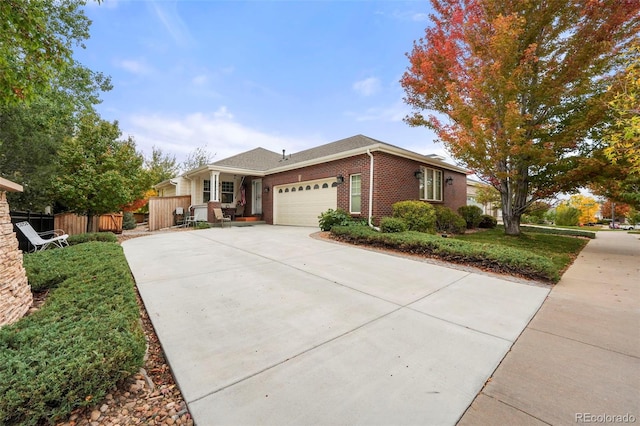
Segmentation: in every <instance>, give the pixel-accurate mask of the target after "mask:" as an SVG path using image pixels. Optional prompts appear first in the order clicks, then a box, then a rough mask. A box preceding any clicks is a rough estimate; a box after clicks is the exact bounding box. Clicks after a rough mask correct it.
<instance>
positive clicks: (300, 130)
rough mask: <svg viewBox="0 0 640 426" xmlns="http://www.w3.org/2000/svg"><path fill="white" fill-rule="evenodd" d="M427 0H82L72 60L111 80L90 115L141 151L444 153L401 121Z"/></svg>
mask: <svg viewBox="0 0 640 426" xmlns="http://www.w3.org/2000/svg"><path fill="white" fill-rule="evenodd" d="M429 12H430V4H429V2H428V1H391V0H389V1H366V0H363V1H338V0H335V1H323V0H316V1H303V0H299V1H264V0H254V1H214V0H183V1H168V0H163V1H151V0H149V1H141V0H117V1H116V0H104V1H103V3H102V4H100V5H97V4H95V3H90V4H88V5H87V7H86V14H87V16H88V17H89V18H90V19H91V20H92V21H93V24H92V26H91V38H90V39H89V40H88V41H87V42H86V49H84V50H83V49H78V50H77V52H76V58H77V59H78V60H79V61H80V62H81V63H83V64H84V65H86V66H88V67H89V68H91V69H93V70H95V71H101V72H104V73H105V74H107V75H110V76H111V77H112V82H113V85H114V88H113V90H112V91H110V92H108V93H105V94H103V96H102V98H103V103H102V104H100V105H99V106H98V111H99V113H100V114H101V116H102V117H103V118H104V119H107V120H118V121H119V123H120V128H121V129H122V130H123V132H124V133H125V135H131V136H133V137H134V139H135V140H136V143H137V146H138V149H139V150H141V151H143V152H144V153H145V154H149V153H150V152H151V147H152V146H154V145H155V146H157V147H159V148H161V149H162V150H163V151H164V152H165V153H170V154H174V155H175V156H176V157H177V159H178V160H179V161H181V160H183V159H184V158H185V156H186V155H187V154H188V153H189V152H190V151H192V150H193V149H194V148H196V147H202V146H205V145H206V148H207V150H208V151H210V152H211V153H215V155H216V156H215V159H222V158H225V157H228V156H230V155H233V154H237V153H239V152H242V151H245V150H249V149H252V148H255V147H257V146H262V147H264V148H267V149H271V150H273V151H276V152H280V151H281V150H282V149H286V150H287V152H289V153H291V152H296V151H300V150H303V149H306V148H310V147H313V146H316V145H319V144H322V143H327V142H332V141H335V140H338V139H342V138H345V137H349V136H352V135H355V134H359V133H361V134H364V135H367V136H370V137H372V138H376V139H380V140H382V141H385V142H388V143H392V144H394V145H398V146H401V147H403V148H406V149H410V150H412V151H416V152H419V153H422V154H430V153H438V154H441V155H444V154H445V151H444V148H443V146H442V144H434V143H433V141H434V138H435V137H434V134H433V133H432V132H431V131H429V130H427V129H425V128H411V127H409V126H408V125H407V124H405V123H404V122H403V121H402V118H403V117H404V116H406V115H407V114H408V113H409V111H410V110H409V108H408V107H407V106H406V105H405V104H404V103H403V100H402V98H403V96H404V92H403V90H402V88H401V87H400V84H399V82H398V81H399V79H400V78H401V76H402V74H403V72H404V70H405V69H406V67H407V65H408V60H407V58H406V56H405V53H406V52H409V51H410V50H411V48H412V46H413V41H414V40H416V39H419V38H420V37H421V36H422V35H423V34H424V29H425V27H426V26H427V25H428V18H427V14H428V13H429Z"/></svg>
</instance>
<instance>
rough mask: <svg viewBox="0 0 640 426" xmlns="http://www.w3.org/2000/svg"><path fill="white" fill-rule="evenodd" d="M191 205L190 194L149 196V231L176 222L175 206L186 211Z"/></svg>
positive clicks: (169, 225)
mask: <svg viewBox="0 0 640 426" xmlns="http://www.w3.org/2000/svg"><path fill="white" fill-rule="evenodd" d="M190 205H191V195H178V196H174V197H151V198H149V231H156V230H158V229H162V228H169V227H171V226H174V225H175V224H176V217H175V211H176V208H178V207H182V210H183V211H184V212H185V213H186V212H188V210H189V206H190Z"/></svg>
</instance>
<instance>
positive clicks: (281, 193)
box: [273, 178, 338, 226]
mask: <svg viewBox="0 0 640 426" xmlns="http://www.w3.org/2000/svg"><path fill="white" fill-rule="evenodd" d="M273 192H274V201H273V209H274V212H273V217H274V224H275V225H295V226H318V216H319V215H320V213H322V212H324V211H326V210H328V209H334V210H335V209H336V206H337V203H338V188H337V185H336V178H330V179H321V180H314V181H307V182H297V183H292V184H288V185H278V186H276V187H275V188H274V189H273Z"/></svg>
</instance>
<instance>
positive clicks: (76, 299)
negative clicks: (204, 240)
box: [0, 242, 145, 425]
mask: <svg viewBox="0 0 640 426" xmlns="http://www.w3.org/2000/svg"><path fill="white" fill-rule="evenodd" d="M24 266H25V269H26V271H27V276H28V277H29V282H30V283H31V285H32V286H33V288H34V289H40V290H42V289H46V288H50V289H51V291H50V294H49V296H48V298H47V301H46V302H45V304H44V305H43V306H42V308H41V309H40V310H39V311H37V312H35V313H33V314H31V315H29V316H27V317H24V318H22V319H21V320H20V321H18V322H17V323H15V324H12V325H9V326H5V327H2V328H1V329H0V360H1V362H0V395H1V397H0V424H21V425H36V424H40V423H43V422H48V423H53V422H55V421H56V420H58V419H61V418H63V417H66V416H68V415H69V414H70V413H71V412H72V411H73V410H74V409H76V408H78V407H84V406H88V405H92V404H95V402H96V401H99V400H100V399H102V398H104V396H105V395H106V394H107V393H108V392H109V391H110V390H111V389H112V388H113V387H114V386H115V385H116V383H117V382H118V381H120V380H122V379H124V378H126V377H128V376H130V375H131V374H132V373H134V372H136V371H138V369H139V368H140V367H141V366H142V363H143V356H144V352H145V338H144V333H143V331H142V327H141V325H140V320H139V316H140V313H139V308H138V305H137V302H136V295H135V289H134V283H133V279H132V277H131V273H130V271H129V267H128V265H127V262H126V259H125V257H124V254H123V252H122V248H121V247H120V246H119V245H117V244H107V243H100V242H89V243H87V244H81V245H76V246H73V247H68V248H65V249H62V250H47V251H44V252H39V253H34V254H29V255H25V256H24Z"/></svg>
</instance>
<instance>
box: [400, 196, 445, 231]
mask: <svg viewBox="0 0 640 426" xmlns="http://www.w3.org/2000/svg"><path fill="white" fill-rule="evenodd" d="M391 209H392V211H393V217H395V218H399V219H402V220H403V221H404V223H406V224H407V229H408V230H410V231H417V232H431V233H433V232H434V231H435V223H436V214H435V209H434V208H433V206H432V205H431V204H429V203H425V202H422V201H411V200H407V201H399V202H397V203H394V204H393V205H392V206H391Z"/></svg>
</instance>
